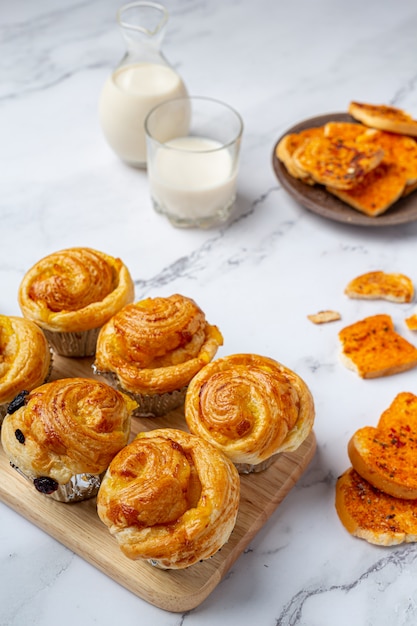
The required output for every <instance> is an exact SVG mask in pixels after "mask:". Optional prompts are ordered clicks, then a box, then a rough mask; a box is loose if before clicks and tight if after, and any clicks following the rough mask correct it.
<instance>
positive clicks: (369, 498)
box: [335, 467, 417, 546]
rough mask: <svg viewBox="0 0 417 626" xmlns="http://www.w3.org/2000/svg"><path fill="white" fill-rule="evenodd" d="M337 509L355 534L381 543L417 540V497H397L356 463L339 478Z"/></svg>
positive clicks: (346, 526) (389, 544) (387, 544)
mask: <svg viewBox="0 0 417 626" xmlns="http://www.w3.org/2000/svg"><path fill="white" fill-rule="evenodd" d="M335 506H336V511H337V514H338V516H339V519H340V521H341V522H342V524H343V526H344V527H345V528H346V530H347V531H348V532H349V533H350V534H351V535H353V536H355V537H359V538H360V539H365V540H366V541H368V542H369V543H373V544H376V545H380V546H394V545H398V544H400V543H412V542H416V541H417V500H404V499H402V498H394V497H393V496H390V495H388V494H386V493H384V492H382V491H380V490H379V489H376V488H375V487H373V486H372V485H371V484H370V483H368V481H367V480H365V479H364V478H362V477H361V476H360V475H359V474H358V473H357V472H356V471H355V470H354V469H353V468H352V467H351V468H349V469H347V470H346V471H345V472H344V473H343V474H342V475H341V476H339V478H338V479H337V482H336V500H335Z"/></svg>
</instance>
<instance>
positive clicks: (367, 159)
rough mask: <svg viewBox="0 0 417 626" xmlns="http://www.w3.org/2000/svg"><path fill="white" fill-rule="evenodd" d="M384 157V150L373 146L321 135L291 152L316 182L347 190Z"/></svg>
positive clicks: (299, 164) (294, 159) (303, 170)
mask: <svg viewBox="0 0 417 626" xmlns="http://www.w3.org/2000/svg"><path fill="white" fill-rule="evenodd" d="M383 157H384V151H383V150H382V149H381V148H379V147H378V146H376V145H367V144H366V143H365V142H363V143H361V144H358V143H357V142H356V141H354V140H349V139H343V138H342V139H338V138H331V137H325V136H324V135H323V136H322V137H312V138H311V139H309V140H308V141H305V142H304V143H303V144H302V145H300V146H299V147H298V148H297V149H296V150H295V151H294V154H293V161H294V163H295V165H296V166H297V168H299V169H300V170H301V171H302V172H305V174H307V175H309V176H311V178H313V179H314V180H315V181H316V182H317V183H319V184H321V185H328V186H330V187H332V188H335V189H339V190H346V189H352V187H355V186H357V185H358V184H359V183H360V182H361V181H362V180H363V179H364V177H365V175H366V174H368V173H369V172H371V171H372V170H374V169H375V168H376V167H377V166H378V165H379V164H380V163H381V161H382V159H383Z"/></svg>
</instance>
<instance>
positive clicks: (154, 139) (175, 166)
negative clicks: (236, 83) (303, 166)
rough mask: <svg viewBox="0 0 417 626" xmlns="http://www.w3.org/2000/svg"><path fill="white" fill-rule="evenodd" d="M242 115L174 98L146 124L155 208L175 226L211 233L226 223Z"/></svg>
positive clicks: (201, 100)
mask: <svg viewBox="0 0 417 626" xmlns="http://www.w3.org/2000/svg"><path fill="white" fill-rule="evenodd" d="M242 132H243V122H242V119H241V117H240V115H239V114H238V113H237V112H236V111H235V110H234V109H232V108H231V107H230V106H228V105H227V104H224V103H223V102H219V101H218V100H213V99H211V98H205V97H197V96H194V97H188V96H187V97H182V98H174V99H171V100H169V101H167V102H164V103H162V104H159V105H157V106H156V107H155V108H154V109H152V111H151V112H150V113H149V115H148V116H147V117H146V119H145V134H146V149H147V169H148V180H149V188H150V194H151V199H152V204H153V207H154V209H155V210H156V211H157V212H158V213H161V214H162V215H165V216H166V217H167V218H168V219H169V220H170V222H171V223H172V224H173V225H174V226H178V227H199V228H209V227H211V226H215V225H217V224H220V223H222V222H224V221H225V220H227V218H228V217H229V215H230V213H231V211H232V208H233V206H234V203H235V199H236V187H237V172H238V164H239V151H240V144H241V138H242Z"/></svg>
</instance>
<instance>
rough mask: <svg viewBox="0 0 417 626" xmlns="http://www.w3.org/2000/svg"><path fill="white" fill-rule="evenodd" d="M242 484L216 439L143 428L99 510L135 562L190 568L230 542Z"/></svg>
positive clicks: (107, 482)
mask: <svg viewBox="0 0 417 626" xmlns="http://www.w3.org/2000/svg"><path fill="white" fill-rule="evenodd" d="M239 494H240V481H239V475H238V473H237V470H236V468H235V467H234V465H233V463H231V462H230V461H229V460H228V459H227V458H226V457H225V456H224V455H223V454H221V452H219V451H218V450H217V449H216V448H214V447H213V446H212V445H211V444H210V443H208V442H207V441H204V440H203V439H200V438H199V437H196V436H194V435H191V434H189V433H187V432H184V431H181V430H176V429H171V428H170V429H155V430H152V431H149V432H142V433H139V435H138V436H137V437H136V439H134V440H133V441H132V442H131V443H130V444H129V445H128V446H126V447H125V448H124V449H123V450H121V452H119V454H118V455H117V456H116V457H115V458H114V459H113V461H112V462H111V463H110V466H109V468H108V470H107V472H106V474H105V476H104V478H103V481H102V484H101V487H100V490H99V493H98V496H97V512H98V515H99V517H100V519H101V520H102V522H103V523H104V524H106V526H107V527H108V528H109V531H110V533H111V534H112V535H114V536H115V538H116V539H117V541H118V543H119V546H120V549H121V550H122V551H123V553H124V554H125V555H126V556H128V557H129V558H130V559H144V560H148V561H150V562H151V563H152V564H153V565H156V566H158V567H160V568H163V569H183V568H186V567H189V566H190V565H193V564H194V563H197V562H198V561H200V560H202V559H207V558H209V557H210V556H212V555H213V554H215V552H217V551H218V550H219V549H220V548H221V547H222V546H223V545H224V544H225V543H226V542H227V541H228V539H229V537H230V534H231V532H232V530H233V528H234V525H235V522H236V516H237V512H238V506H239Z"/></svg>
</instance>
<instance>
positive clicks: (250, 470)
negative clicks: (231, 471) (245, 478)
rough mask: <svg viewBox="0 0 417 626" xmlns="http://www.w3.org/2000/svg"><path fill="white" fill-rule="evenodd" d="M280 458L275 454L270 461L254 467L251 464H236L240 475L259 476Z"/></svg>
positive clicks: (267, 460)
mask: <svg viewBox="0 0 417 626" xmlns="http://www.w3.org/2000/svg"><path fill="white" fill-rule="evenodd" d="M277 458H278V454H273V455H272V456H270V457H269V459H265V461H262V462H261V463H257V464H256V465H253V464H251V463H234V465H235V467H236V469H237V471H238V472H239V474H257V473H258V472H263V471H264V470H266V469H267V468H268V467H269V466H270V465H272V463H273V462H274V461H275V460H276V459H277Z"/></svg>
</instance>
